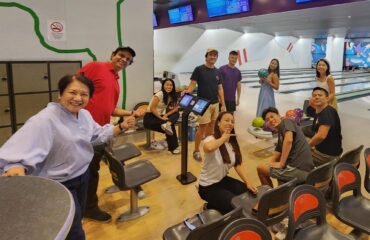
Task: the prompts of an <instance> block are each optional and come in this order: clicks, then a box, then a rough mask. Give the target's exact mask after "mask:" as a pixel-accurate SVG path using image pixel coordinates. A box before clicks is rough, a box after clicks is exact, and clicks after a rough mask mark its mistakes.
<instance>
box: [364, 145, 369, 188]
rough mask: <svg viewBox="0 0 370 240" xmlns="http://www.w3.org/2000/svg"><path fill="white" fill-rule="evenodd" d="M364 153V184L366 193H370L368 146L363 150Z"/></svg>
mask: <svg viewBox="0 0 370 240" xmlns="http://www.w3.org/2000/svg"><path fill="white" fill-rule="evenodd" d="M364 155H365V166H366V170H365V176H364V185H365V189H366V191H367V192H368V193H370V148H367V149H366V150H365V152H364Z"/></svg>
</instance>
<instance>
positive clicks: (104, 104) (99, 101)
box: [79, 47, 142, 222]
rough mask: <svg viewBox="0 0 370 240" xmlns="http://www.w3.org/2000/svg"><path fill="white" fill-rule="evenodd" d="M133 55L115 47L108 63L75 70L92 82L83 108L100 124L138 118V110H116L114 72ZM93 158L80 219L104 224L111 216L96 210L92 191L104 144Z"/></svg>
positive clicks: (116, 91)
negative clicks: (91, 88)
mask: <svg viewBox="0 0 370 240" xmlns="http://www.w3.org/2000/svg"><path fill="white" fill-rule="evenodd" d="M135 56H136V54H135V51H134V50H133V49H132V48H130V47H119V48H117V49H116V50H115V51H114V52H113V53H112V56H111V59H110V61H108V62H91V63H88V64H86V65H85V66H84V67H82V68H81V69H80V71H79V73H80V74H83V75H84V76H86V77H87V78H89V79H90V80H92V81H93V83H94V87H95V92H94V96H93V97H92V98H91V99H90V101H89V103H88V104H87V106H86V107H85V108H86V109H87V110H88V111H89V112H90V113H91V115H92V117H93V118H94V120H95V121H96V122H97V123H99V124H100V125H102V126H103V125H104V124H107V123H109V122H110V118H111V116H132V117H135V116H140V115H142V114H141V113H140V112H139V111H127V110H124V109H120V108H117V102H118V98H119V93H120V89H119V83H118V80H119V75H118V72H119V71H121V70H123V69H126V68H127V67H128V66H129V65H131V64H132V63H133V58H134V57H135ZM94 151H95V154H94V157H93V159H92V161H91V163H90V166H89V171H90V179H89V186H88V190H87V198H86V212H85V215H84V217H86V218H90V219H93V220H96V221H101V222H107V221H110V220H111V219H112V217H111V216H110V215H109V214H108V213H106V212H104V211H102V210H100V208H99V206H98V196H97V194H96V190H97V189H98V183H99V169H100V160H101V158H102V156H103V155H104V145H97V146H94Z"/></svg>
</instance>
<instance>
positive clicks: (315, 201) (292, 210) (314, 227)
mask: <svg viewBox="0 0 370 240" xmlns="http://www.w3.org/2000/svg"><path fill="white" fill-rule="evenodd" d="M312 219H315V220H316V221H310V220H312ZM286 239H287V240H294V239H297V240H298V239H299V240H305V239H307V240H311V239H315V240H320V239H322V240H327V239H349V240H354V238H353V237H352V236H348V235H345V234H343V233H341V232H339V231H338V230H336V229H334V228H332V227H331V226H330V225H328V224H327V222H326V209H325V199H324V197H323V195H322V194H321V192H320V191H319V190H318V189H317V188H315V187H313V186H311V185H307V184H304V185H300V186H298V187H296V188H295V189H294V190H293V192H292V193H291V195H290V199H289V223H288V232H287V236H286Z"/></svg>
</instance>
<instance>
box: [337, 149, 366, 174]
mask: <svg viewBox="0 0 370 240" xmlns="http://www.w3.org/2000/svg"><path fill="white" fill-rule="evenodd" d="M363 148H364V145H360V146H359V147H357V148H355V149H352V150H350V151H347V152H345V153H344V154H343V155H342V156H341V157H340V158H339V160H338V163H349V164H352V165H353V166H354V167H356V168H357V169H358V168H359V166H360V158H361V151H362V149H363Z"/></svg>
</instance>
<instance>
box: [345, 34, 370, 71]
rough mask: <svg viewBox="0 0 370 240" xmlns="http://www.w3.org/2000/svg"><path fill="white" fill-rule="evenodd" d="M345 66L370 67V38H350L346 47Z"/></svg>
mask: <svg viewBox="0 0 370 240" xmlns="http://www.w3.org/2000/svg"><path fill="white" fill-rule="evenodd" d="M344 60H345V66H347V67H365V68H368V67H370V39H368V38H364V39H349V40H348V41H347V42H346V43H345V49H344Z"/></svg>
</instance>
